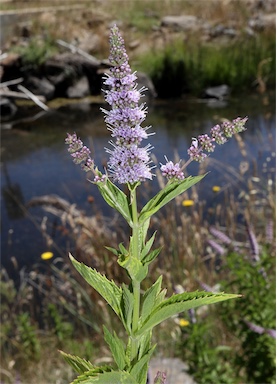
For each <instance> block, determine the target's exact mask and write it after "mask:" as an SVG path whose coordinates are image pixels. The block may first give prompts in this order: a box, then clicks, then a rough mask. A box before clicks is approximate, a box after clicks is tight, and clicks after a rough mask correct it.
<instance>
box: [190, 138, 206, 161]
mask: <svg viewBox="0 0 277 384" xmlns="http://www.w3.org/2000/svg"><path fill="white" fill-rule="evenodd" d="M188 154H189V156H190V159H191V160H194V161H198V162H199V163H200V162H201V161H202V160H204V159H205V158H206V157H207V155H206V153H204V152H203V148H202V147H201V146H199V143H198V140H197V139H192V142H191V146H190V147H189V149H188Z"/></svg>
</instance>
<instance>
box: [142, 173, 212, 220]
mask: <svg viewBox="0 0 277 384" xmlns="http://www.w3.org/2000/svg"><path fill="white" fill-rule="evenodd" d="M205 176H206V175H200V176H189V177H187V178H186V179H185V180H183V181H181V182H180V181H170V182H169V183H168V184H167V185H166V186H165V188H163V189H162V190H161V191H160V192H158V193H157V194H156V195H155V196H154V197H153V198H152V199H151V200H149V202H148V203H147V204H146V205H145V206H144V207H143V208H142V210H141V212H140V215H139V223H143V222H144V221H145V220H147V219H148V218H150V217H151V216H152V215H153V214H154V213H156V212H157V211H158V210H159V209H161V208H162V207H163V206H164V205H166V204H167V203H169V202H170V201H171V200H173V199H174V198H175V197H177V196H179V195H181V194H182V193H183V192H185V191H186V190H187V189H189V188H190V187H191V186H193V185H194V184H196V183H198V182H199V181H200V180H202V179H203V177H205Z"/></svg>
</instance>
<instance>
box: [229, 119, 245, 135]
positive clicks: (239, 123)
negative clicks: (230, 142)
mask: <svg viewBox="0 0 277 384" xmlns="http://www.w3.org/2000/svg"><path fill="white" fill-rule="evenodd" d="M247 120H248V117H244V118H243V119H242V118H241V117H237V118H236V119H235V120H233V121H232V123H233V129H234V132H235V133H240V132H243V131H245V124H246V122H247Z"/></svg>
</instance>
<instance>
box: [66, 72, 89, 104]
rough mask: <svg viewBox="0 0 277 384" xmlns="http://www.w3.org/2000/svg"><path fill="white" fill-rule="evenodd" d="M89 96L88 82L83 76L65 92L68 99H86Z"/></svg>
mask: <svg viewBox="0 0 277 384" xmlns="http://www.w3.org/2000/svg"><path fill="white" fill-rule="evenodd" d="M89 94H90V89H89V82H88V79H87V78H86V77H85V76H82V77H81V78H80V79H78V80H77V81H76V82H75V83H74V84H73V85H71V86H70V87H68V88H67V90H66V96H67V97H68V98H70V99H81V98H82V97H86V96H88V95H89Z"/></svg>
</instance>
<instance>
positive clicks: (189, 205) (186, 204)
mask: <svg viewBox="0 0 277 384" xmlns="http://www.w3.org/2000/svg"><path fill="white" fill-rule="evenodd" d="M182 205H183V206H184V207H191V206H192V205H194V201H193V200H188V199H187V200H183V201H182Z"/></svg>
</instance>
